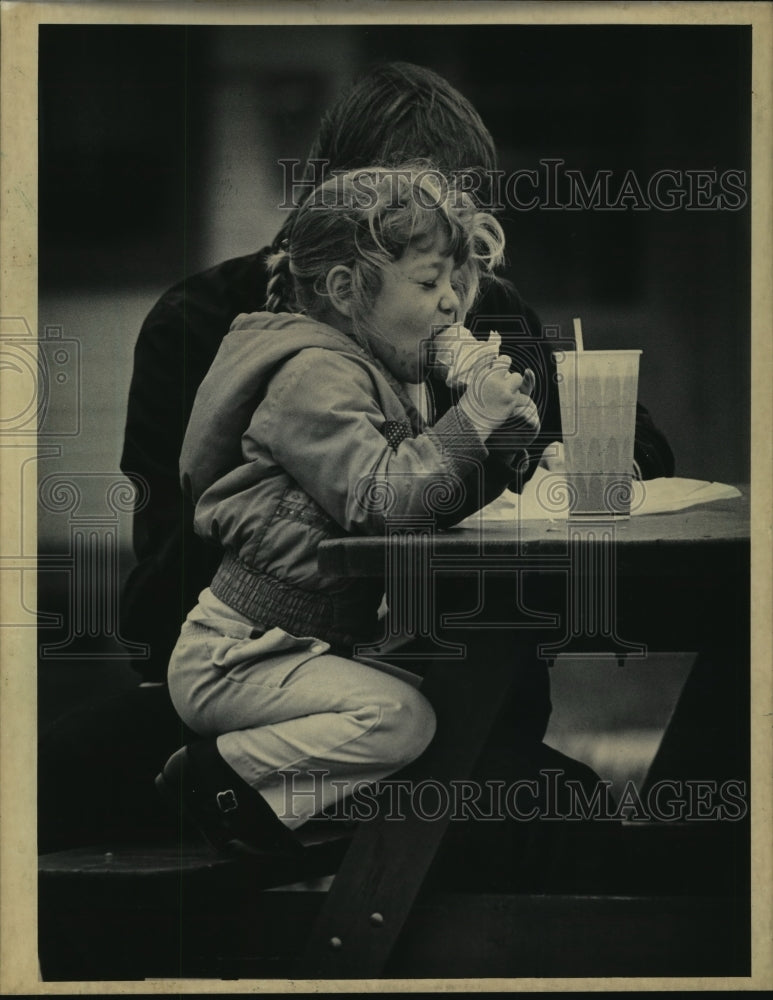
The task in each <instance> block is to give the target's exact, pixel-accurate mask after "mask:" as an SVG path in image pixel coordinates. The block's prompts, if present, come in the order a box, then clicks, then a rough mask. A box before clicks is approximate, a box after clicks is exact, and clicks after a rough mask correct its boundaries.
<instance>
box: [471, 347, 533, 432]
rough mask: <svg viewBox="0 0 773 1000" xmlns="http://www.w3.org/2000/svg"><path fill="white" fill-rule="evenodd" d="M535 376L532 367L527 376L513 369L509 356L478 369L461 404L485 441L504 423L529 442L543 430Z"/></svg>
mask: <svg viewBox="0 0 773 1000" xmlns="http://www.w3.org/2000/svg"><path fill="white" fill-rule="evenodd" d="M534 385H535V378H534V372H533V371H532V370H531V368H527V369H526V371H525V372H524V374H523V375H520V374H519V373H518V372H511V371H510V361H509V359H508V358H501V357H500V358H497V359H496V361H494V362H493V364H491V365H490V366H489V367H488V368H480V367H478V368H476V370H475V371H474V372H473V373H472V378H471V380H470V381H469V383H468V385H467V391H466V392H465V394H464V396H463V397H462V399H461V401H460V403H459V406H460V408H461V409H462V410H463V411H464V413H465V415H466V416H467V418H468V419H469V420H470V422H471V423H472V424H473V426H474V427H475V429H476V430H477V431H478V434H479V435H480V438H481V440H482V441H485V440H486V438H487V437H488V436H489V435H490V434H491V433H492V432H493V431H495V430H496V429H497V428H498V427H501V426H502V424H504V423H507V424H508V431H513V432H515V433H516V434H517V436H518V438H519V441H518V443H519V445H520V446H524V445H526V444H529V443H530V442H531V441H532V440H533V439H534V438H535V437H536V435H537V434H538V433H539V429H540V420H539V414H538V412H537V407H536V406H535V404H534V400H533V399H532V398H531V393H532V391H533V390H534Z"/></svg>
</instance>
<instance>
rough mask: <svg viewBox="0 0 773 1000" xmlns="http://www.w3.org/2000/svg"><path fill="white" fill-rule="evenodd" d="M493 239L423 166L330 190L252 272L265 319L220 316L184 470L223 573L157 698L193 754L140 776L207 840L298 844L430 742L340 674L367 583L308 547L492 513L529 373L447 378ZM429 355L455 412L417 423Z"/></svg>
mask: <svg viewBox="0 0 773 1000" xmlns="http://www.w3.org/2000/svg"><path fill="white" fill-rule="evenodd" d="M503 242H504V240H503V235H502V230H501V228H500V226H499V224H498V223H497V222H496V220H495V219H494V218H493V217H492V216H491V215H489V214H486V213H484V212H480V211H477V210H476V208H475V206H474V204H473V202H472V201H471V200H470V198H469V197H468V196H467V195H465V194H464V193H463V192H462V191H460V190H455V189H454V187H453V185H452V184H451V183H450V182H449V181H447V180H445V179H444V178H442V177H440V176H439V175H438V174H437V173H436V172H432V171H429V170H427V169H424V168H422V167H420V166H416V165H414V166H410V165H409V166H406V167H401V168H399V169H377V168H374V169H368V170H357V171H353V172H351V173H348V174H344V175H341V176H338V177H335V178H333V179H331V180H329V181H328V182H326V183H325V184H323V185H322V186H321V187H320V188H319V189H318V190H317V191H316V192H314V194H313V195H312V196H311V197H310V198H309V199H308V201H307V202H306V203H305V204H304V205H303V206H302V207H301V209H300V210H299V211H298V213H297V216H296V218H295V221H294V224H293V226H292V229H291V231H290V233H289V236H288V239H287V243H286V247H284V248H283V249H282V250H281V251H280V252H279V253H277V254H276V255H275V256H274V257H273V258H272V260H271V262H270V267H271V280H270V282H269V285H268V292H269V297H268V308H269V309H270V310H271V312H264V313H255V314H251V315H242V316H239V317H237V319H236V321H235V322H234V324H233V326H232V328H231V332H230V333H229V334H228V336H227V337H226V338H225V339H224V341H223V344H222V346H221V348H220V351H219V353H218V355H217V357H216V359H215V361H214V364H213V365H212V367H211V369H210V371H209V373H208V374H207V376H206V378H205V380H204V382H203V383H202V385H201V388H200V390H199V392H198V394H197V396H196V400H195V404H194V407H193V412H192V415H191V419H190V423H189V425H188V429H187V433H186V437H185V442H184V445H183V451H182V456H181V463H180V468H181V473H182V479H183V485H184V488H185V490H186V492H187V493H188V494H189V495H190V496H191V497H192V499H193V501H194V502H195V504H196V513H195V524H196V529H197V531H198V532H199V533H200V534H201V535H202V536H203V537H205V538H207V539H210V540H211V541H212V542H214V543H216V544H217V545H219V546H220V547H221V548H222V550H223V558H222V562H221V564H220V567H219V569H218V570H217V572H216V574H215V577H214V579H213V580H212V583H211V585H210V587H209V588H207V589H206V590H204V591H203V592H202V593H201V595H200V597H199V603H198V604H197V606H196V607H195V608H194V609H193V611H191V613H190V614H189V615H188V618H187V620H186V622H185V623H184V625H183V628H182V632H181V634H180V638H179V641H178V643H177V645H176V647H175V650H174V653H173V654H172V658H171V662H170V665H169V690H170V695H171V698H172V701H173V703H174V705H175V708H176V710H177V712H178V713H179V715H180V717H181V718H182V719H183V721H184V722H185V723H186V724H187V725H188V726H189V727H190V728H191V729H193V730H194V731H195V732H196V733H198V734H199V735H200V736H201V737H203V739H201V740H200V741H197V742H194V743H191V744H190V745H189V746H187V747H183V748H182V749H181V750H179V751H177V752H176V753H175V754H174V755H173V756H172V757H171V758H170V759H169V761H168V762H167V764H166V765H165V767H164V769H163V771H162V773H161V774H160V775H159V776H158V778H157V779H156V782H157V785H158V787H159V790H160V791H161V792H162V794H163V795H164V796H165V797H167V798H168V799H169V800H170V801H171V802H173V803H180V804H181V805H182V807H183V809H184V811H185V812H186V813H187V815H188V816H189V818H190V819H191V820H192V821H193V822H194V823H195V824H196V825H197V826H198V827H199V829H200V830H201V831H202V833H204V835H205V836H206V837H207V839H208V840H209V841H210V842H211V843H213V844H215V845H216V846H221V847H229V846H230V847H236V848H239V849H247V850H271V851H278V852H288V851H289V852H292V851H294V850H296V849H297V848H298V840H297V838H296V837H295V836H294V835H293V833H292V831H293V830H294V829H295V828H297V827H298V826H300V825H301V824H302V823H303V822H305V821H306V820H307V819H308V818H309V817H310V816H312V815H313V814H314V813H317V812H319V811H320V810H322V809H324V808H326V807H328V806H330V805H332V804H333V803H334V802H336V801H337V800H338V799H340V798H342V797H343V796H344V795H347V794H350V793H351V792H352V790H353V789H354V788H355V787H356V786H357V785H358V784H360V783H368V784H370V783H374V782H377V781H378V780H379V779H381V778H383V777H385V776H387V775H389V774H391V773H393V772H394V771H396V770H398V769H399V768H401V767H402V766H404V765H406V764H408V763H409V762H410V761H412V760H414V759H415V758H416V757H417V756H418V755H419V754H420V753H421V752H422V751H423V750H424V748H425V747H426V746H427V744H428V743H429V741H430V740H431V738H432V735H433V732H434V714H433V711H432V708H431V707H430V705H429V704H428V702H427V701H426V699H425V698H424V697H423V695H422V694H421V693H420V692H419V691H418V690H417V689H416V688H415V687H413V686H412V685H411V684H408V683H406V682H405V681H403V680H402V679H398V678H397V677H395V676H392V675H390V674H388V673H386V672H384V671H380V670H379V669H377V668H375V667H373V666H367V665H364V664H362V663H358V662H356V661H355V660H354V659H352V649H353V647H354V645H355V644H356V643H357V642H360V641H367V640H368V639H372V638H374V636H375V635H376V633H377V611H378V607H379V603H380V600H381V596H382V592H383V585H382V583H381V582H380V581H374V582H373V584H369V583H367V582H363V581H360V580H356V581H351V582H346V583H343V584H342V583H341V582H340V581H338V580H335V579H329V578H327V577H325V575H324V574H322V573H321V572H320V570H319V569H318V566H317V548H318V546H319V544H320V542H321V541H323V540H325V539H328V538H335V537H341V536H343V535H346V534H379V533H383V531H384V528H385V525H386V523H387V521H388V518H389V517H390V516H395V515H410V514H426V513H427V504H428V502H429V499H428V498H429V497H430V496H431V493H432V491H431V489H429V487H431V486H432V485H433V484H435V483H437V482H438V481H442V482H444V483H445V484H451V488H452V489H454V490H456V492H457V494H458V496H459V503H458V504H457V506H456V508H455V511H456V515H455V516H456V519H457V520H458V519H460V518H461V517H463V516H464V515H465V514H466V513H467V512H468V510H469V509H470V504H472V505H473V506H478V505H480V504H482V503H483V502H485V501H486V500H488V499H489V498H490V496H489V493H490V489H487V488H486V484H485V483H484V484H483V486H484V489H483V490H480V489H479V487H480V485H481V483H480V480H481V470H483V469H485V467H486V461H487V459H488V456H489V448H488V447H487V442H489V443H491V441H490V439H493V437H494V436H495V434H496V431H497V429H498V428H500V427H501V426H502V425H504V424H505V423H506V422H508V426H509V427H513V426H517V427H518V428H519V434H520V437H521V442H522V444H527V443H528V442H529V441H531V440H532V438H533V437H534V435H535V434H536V433H537V431H538V429H539V421H538V418H537V414H536V408H535V407H534V404H533V403H532V401H531V399H530V397H529V395H528V391H529V388H530V387H531V381H530V378H531V376H530V373H529V375H528V376H526V380H524V377H522V376H521V375H520V374H518V373H511V372H510V370H509V369H510V363H509V360H508V359H501V358H498V357H497V355H496V347H495V346H494V347H493V348H492V349H491V350H489V351H488V352H487V353H486V352H484V354H485V356H484V357H482V359H480V363H478V364H473V365H469V364H468V365H467V366H466V370H465V373H464V375H463V376H462V375H461V374H460V366H459V364H458V363H456V362H457V361H458V358H457V357H456V355H455V354H454V344H455V341H456V340H457V339H458V340H459V341H460V342H464V341H465V339H466V338H465V337H464V336H460V337H458V338H457V337H456V336H455V333H456V331H457V330H458V329H459V325H460V324H461V322H462V320H463V318H464V315H465V313H466V312H467V310H468V309H469V307H470V305H471V304H472V301H473V299H474V297H475V295H476V293H477V290H478V286H479V281H480V278H481V277H482V276H484V275H489V274H491V273H492V272H493V269H494V268H495V267H496V266H497V265H498V264H499V263H500V262H501V260H502V254H503ZM433 345H434V348H435V351H436V352H437V353H438V354H439V355H440V357H441V358H442V357H445V362H444V363H445V365H446V367H447V368H448V370H449V377H450V375H451V373H453V384H454V385H455V386H456V387H457V396H458V399H457V402H456V403H455V405H453V406H452V407H451V408H450V409H449V410H448V411H447V412H446V413H445V414H444V415H443V416H442V417H441V418H440V419H439V420H437V421H435V422H433V420H432V416H431V413H430V409H431V401H430V400H429V399H428V397H427V393H426V390H425V388H424V379H425V378H426V376H427V373H428V370H429V367H430V366H431V364H433ZM438 345H442V349H441V347H439V346H438ZM511 450H512V449H511ZM504 481H505V479H504V478H503V479H502V482H501V483H500V484H499V486H498V489H499V490H501V489H502V488H503V486H504Z"/></svg>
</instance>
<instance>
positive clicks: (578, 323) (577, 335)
mask: <svg viewBox="0 0 773 1000" xmlns="http://www.w3.org/2000/svg"><path fill="white" fill-rule="evenodd" d="M572 322H573V323H574V339H575V341H576V344H577V350H578V351H584V350H585V345H584V344H583V342H582V320H581V319H580V317H579V316H575V317H574V319H573V320H572Z"/></svg>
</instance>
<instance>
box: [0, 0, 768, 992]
mask: <svg viewBox="0 0 773 1000" xmlns="http://www.w3.org/2000/svg"><path fill="white" fill-rule="evenodd" d="M0 12H1V16H2V22H1V25H2V34H1V36H0V44H1V45H2V49H1V50H0V73H1V77H0V150H2V157H1V158H0V181H1V182H2V187H1V190H2V198H1V199H0V262H1V264H0V316H3V317H7V316H19V317H24V318H25V319H26V321H27V323H28V324H29V326H30V328H31V329H32V330H36V329H37V78H38V76H37V74H38V70H37V29H38V25H40V24H66V23H73V24H78V23H111V24H112V23H115V24H121V23H124V24H130V23H142V24H234V23H236V24H239V23H244V24H258V23H274V24H279V23H288V24H289V23H297V24H323V23H327V24H336V23H337V24H346V23H351V24H355V23H360V24H365V23H373V24H378V23H385V22H390V23H399V24H403V25H408V24H421V23H466V22H474V23H481V24H483V23H496V22H510V23H524V24H528V23H545V24H559V23H563V24H604V23H618V24H636V23H642V24H644V23H647V24H715V25H725V24H727V25H729V24H750V25H752V27H753V60H752V61H753V67H752V74H753V84H752V85H753V108H752V115H753V140H752V181H753V183H752V199H751V202H752V205H751V211H752V295H753V302H752V351H753V357H754V364H753V366H752V413H753V426H752V456H753V461H752V532H753V540H754V544H753V546H752V579H753V587H754V590H753V603H752V608H753V619H752V664H753V671H752V692H751V698H752V700H751V704H752V787H753V788H754V790H755V791H754V801H753V813H752V816H753V822H752V859H753V860H752V866H753V878H752V881H753V886H754V895H753V901H752V926H753V972H752V976H750V977H749V978H729V979H716V978H705V979H685V978H678V979H658V978H620V979H617V978H615V979H556V980H553V979H512V980H511V979H506V980H495V979H486V980H426V979H423V980H405V981H402V980H375V981H374V980H369V981H352V980H346V981H339V982H336V981H324V982H309V981H305V982H292V981H281V980H277V981H275V980H267V981H257V980H242V981H219V980H188V979H183V980H163V981H152V980H145V981H141V982H123V983H118V982H104V983H102V982H81V983H72V982H67V983H50V982H45V983H44V982H41V981H40V979H39V973H38V965H37V956H36V941H37V907H36V894H37V875H36V869H37V864H36V845H35V837H34V835H31V834H32V833H33V831H34V830H35V789H36V781H35V775H36V766H35V759H36V749H35V743H36V741H35V736H36V707H37V706H36V675H35V670H34V669H33V668H32V664H34V663H35V661H36V636H35V631H34V629H29V628H26V629H24V628H8V627H4V628H3V629H2V633H0V640H1V641H0V656H1V657H2V659H1V661H0V671H1V673H0V679H1V681H2V687H1V688H0V692H1V693H0V824H1V825H0V835H1V836H0V918H2V919H0V935H1V936H0V977H1V978H0V993H2V994H4V995H12V994H20V993H27V994H51V995H55V994H72V993H78V994H81V993H82V994H94V995H107V994H111V993H121V994H129V993H135V994H152V993H176V994H184V993H202V992H203V993H212V994H217V993H234V992H250V993H256V992H273V993H285V992H287V993H292V992H322V993H324V992H333V993H337V992H390V991H396V990H397V991H404V992H418V991H422V992H425V991H428V990H438V991H444V992H471V991H473V992H474V991H481V990H485V991H486V992H490V991H499V990H501V991H511V992H520V991H526V990H532V989H534V990H540V991H543V990H544V991H558V990H561V991H580V990H583V991H596V990H598V991H601V990H608V989H624V990H634V989H636V990H640V989H648V990H673V989H685V988H687V989H691V990H719V989H723V988H729V989H732V990H747V989H748V990H751V989H760V988H764V987H765V986H767V987H771V986H773V971H772V970H773V956H771V949H770V941H771V940H773V913H772V910H773V907H772V906H771V902H770V900H771V886H772V881H771V875H772V873H773V864H772V860H771V859H772V856H773V849H772V848H771V844H773V824H772V823H771V801H772V798H773V795H772V793H773V782H771V776H772V775H773V767H772V761H773V752H772V751H773V738H772V736H771V729H772V727H771V720H772V719H773V692H772V685H771V660H772V659H773V652H772V644H771V609H772V608H773V586H772V582H773V531H772V530H771V509H772V506H773V498H772V497H771V482H772V480H773V462H772V461H771V457H772V454H773V448H772V446H771V440H772V438H773V434H771V430H772V429H773V414H772V412H771V411H772V409H773V407H772V405H771V403H772V397H771V391H770V385H771V376H772V375H773V363H772V361H773V329H772V327H773V322H772V319H773V302H772V301H771V299H772V296H771V287H770V271H771V262H772V260H773V257H772V255H771V239H772V235H773V211H772V210H771V206H772V200H771V193H772V192H773V175H772V163H773V160H772V158H771V149H773V124H772V123H773V118H772V115H771V112H772V108H773V71H772V68H771V59H770V53H771V51H773V4H771V3H657V4H652V3H646V2H638V3H637V2H633V3H583V2H578V3H571V4H564V3H547V2H533V3H510V2H504V3H488V2H477V3H476V2H470V3H467V2H456V3H454V2H450V0H443V2H433V0H428V2H425V3H410V2H399V0H396V2H391V0H387V2H381V3H368V2H363V0H356V2H352V3H326V4H325V5H324V6H323V5H319V4H315V3H303V2H298V3H293V4H292V5H291V4H287V3H284V4H282V3H273V4H272V3H265V4H264V3H253V2H244V3H218V4H216V3H165V2H155V3H134V2H123V3H121V2H118V3H101V2H91V3H69V2H64V0H63V2H59V3H25V2H18V3H9V2H5V0H2V3H0ZM3 457H4V456H3V451H2V449H0V541H2V540H5V539H6V538H14V537H16V536H17V535H18V532H19V526H20V524H21V521H22V518H23V519H24V525H25V529H24V530H25V535H26V533H27V532H28V531H30V530H31V531H33V534H34V525H35V517H36V511H35V506H34V504H32V505H26V506H25V507H24V509H22V502H21V500H20V498H19V497H18V496H15V495H13V493H12V491H11V489H10V488H9V484H8V483H7V482H6V481H5V480H4V479H3V478H2V461H3ZM4 606H5V604H4V601H3V593H2V591H0V626H1V625H2V622H3V621H4V615H3V608H4Z"/></svg>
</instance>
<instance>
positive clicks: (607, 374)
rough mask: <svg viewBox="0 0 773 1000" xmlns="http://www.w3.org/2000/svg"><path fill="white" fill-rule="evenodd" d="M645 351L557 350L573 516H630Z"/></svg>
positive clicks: (556, 358)
mask: <svg viewBox="0 0 773 1000" xmlns="http://www.w3.org/2000/svg"><path fill="white" fill-rule="evenodd" d="M641 353H642V352H641V351H638V350H633V351H566V352H563V351H560V352H556V353H555V354H554V357H555V360H556V369H557V373H558V398H559V404H560V407H561V427H562V431H563V440H564V458H565V462H566V479H567V487H568V490H569V516H570V517H572V516H582V517H586V516H593V515H600V516H606V517H628V516H630V513H631V492H632V487H631V478H632V473H633V441H634V431H635V427H636V397H637V393H638V385H639V358H640V356H641Z"/></svg>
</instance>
